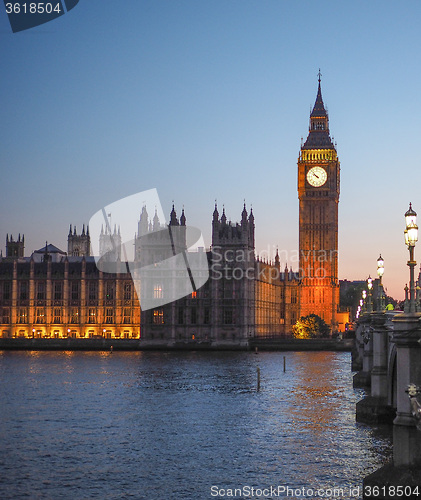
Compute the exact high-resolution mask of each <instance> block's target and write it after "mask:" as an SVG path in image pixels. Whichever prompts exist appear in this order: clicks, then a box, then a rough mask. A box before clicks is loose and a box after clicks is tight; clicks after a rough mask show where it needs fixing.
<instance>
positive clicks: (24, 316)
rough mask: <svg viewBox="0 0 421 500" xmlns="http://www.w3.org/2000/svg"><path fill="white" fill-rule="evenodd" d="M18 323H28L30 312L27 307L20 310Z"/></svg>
mask: <svg viewBox="0 0 421 500" xmlns="http://www.w3.org/2000/svg"><path fill="white" fill-rule="evenodd" d="M18 323H20V324H23V323H28V310H27V309H26V308H25V307H23V308H21V309H19V312H18Z"/></svg>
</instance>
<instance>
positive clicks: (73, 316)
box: [70, 307, 79, 324]
mask: <svg viewBox="0 0 421 500" xmlns="http://www.w3.org/2000/svg"><path fill="white" fill-rule="evenodd" d="M70 323H73V324H77V323H79V309H78V308H77V307H72V308H71V309H70Z"/></svg>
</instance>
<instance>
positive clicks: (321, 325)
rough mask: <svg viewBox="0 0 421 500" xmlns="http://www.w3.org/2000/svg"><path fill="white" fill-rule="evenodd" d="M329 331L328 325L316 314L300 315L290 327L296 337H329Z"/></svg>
mask: <svg viewBox="0 0 421 500" xmlns="http://www.w3.org/2000/svg"><path fill="white" fill-rule="evenodd" d="M329 333H330V329H329V326H328V325H327V324H326V322H325V321H324V320H323V319H322V318H321V317H320V316H318V315H317V314H309V315H308V316H301V318H300V319H299V320H298V321H297V322H296V323H295V325H294V326H293V327H292V334H293V336H294V337H295V338H296V339H314V338H319V337H329Z"/></svg>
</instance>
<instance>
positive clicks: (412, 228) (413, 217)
mask: <svg viewBox="0 0 421 500" xmlns="http://www.w3.org/2000/svg"><path fill="white" fill-rule="evenodd" d="M405 222H406V228H405V231H404V235H405V243H406V245H407V247H408V250H409V261H408V262H407V264H408V267H409V277H410V278H409V312H410V313H414V312H415V279H414V270H415V266H416V265H417V263H416V261H415V260H414V248H415V243H416V242H417V241H418V226H417V214H416V212H415V211H414V210H413V209H412V204H411V203H410V204H409V210H407V212H405Z"/></svg>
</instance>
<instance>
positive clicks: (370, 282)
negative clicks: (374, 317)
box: [367, 275, 373, 313]
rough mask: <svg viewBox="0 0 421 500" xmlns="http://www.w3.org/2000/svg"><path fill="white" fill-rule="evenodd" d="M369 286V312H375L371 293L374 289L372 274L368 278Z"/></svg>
mask: <svg viewBox="0 0 421 500" xmlns="http://www.w3.org/2000/svg"><path fill="white" fill-rule="evenodd" d="M367 287H368V303H367V312H369V313H371V312H373V305H372V302H371V295H372V293H371V290H372V289H373V279H372V277H371V276H370V275H369V276H368V278H367Z"/></svg>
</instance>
